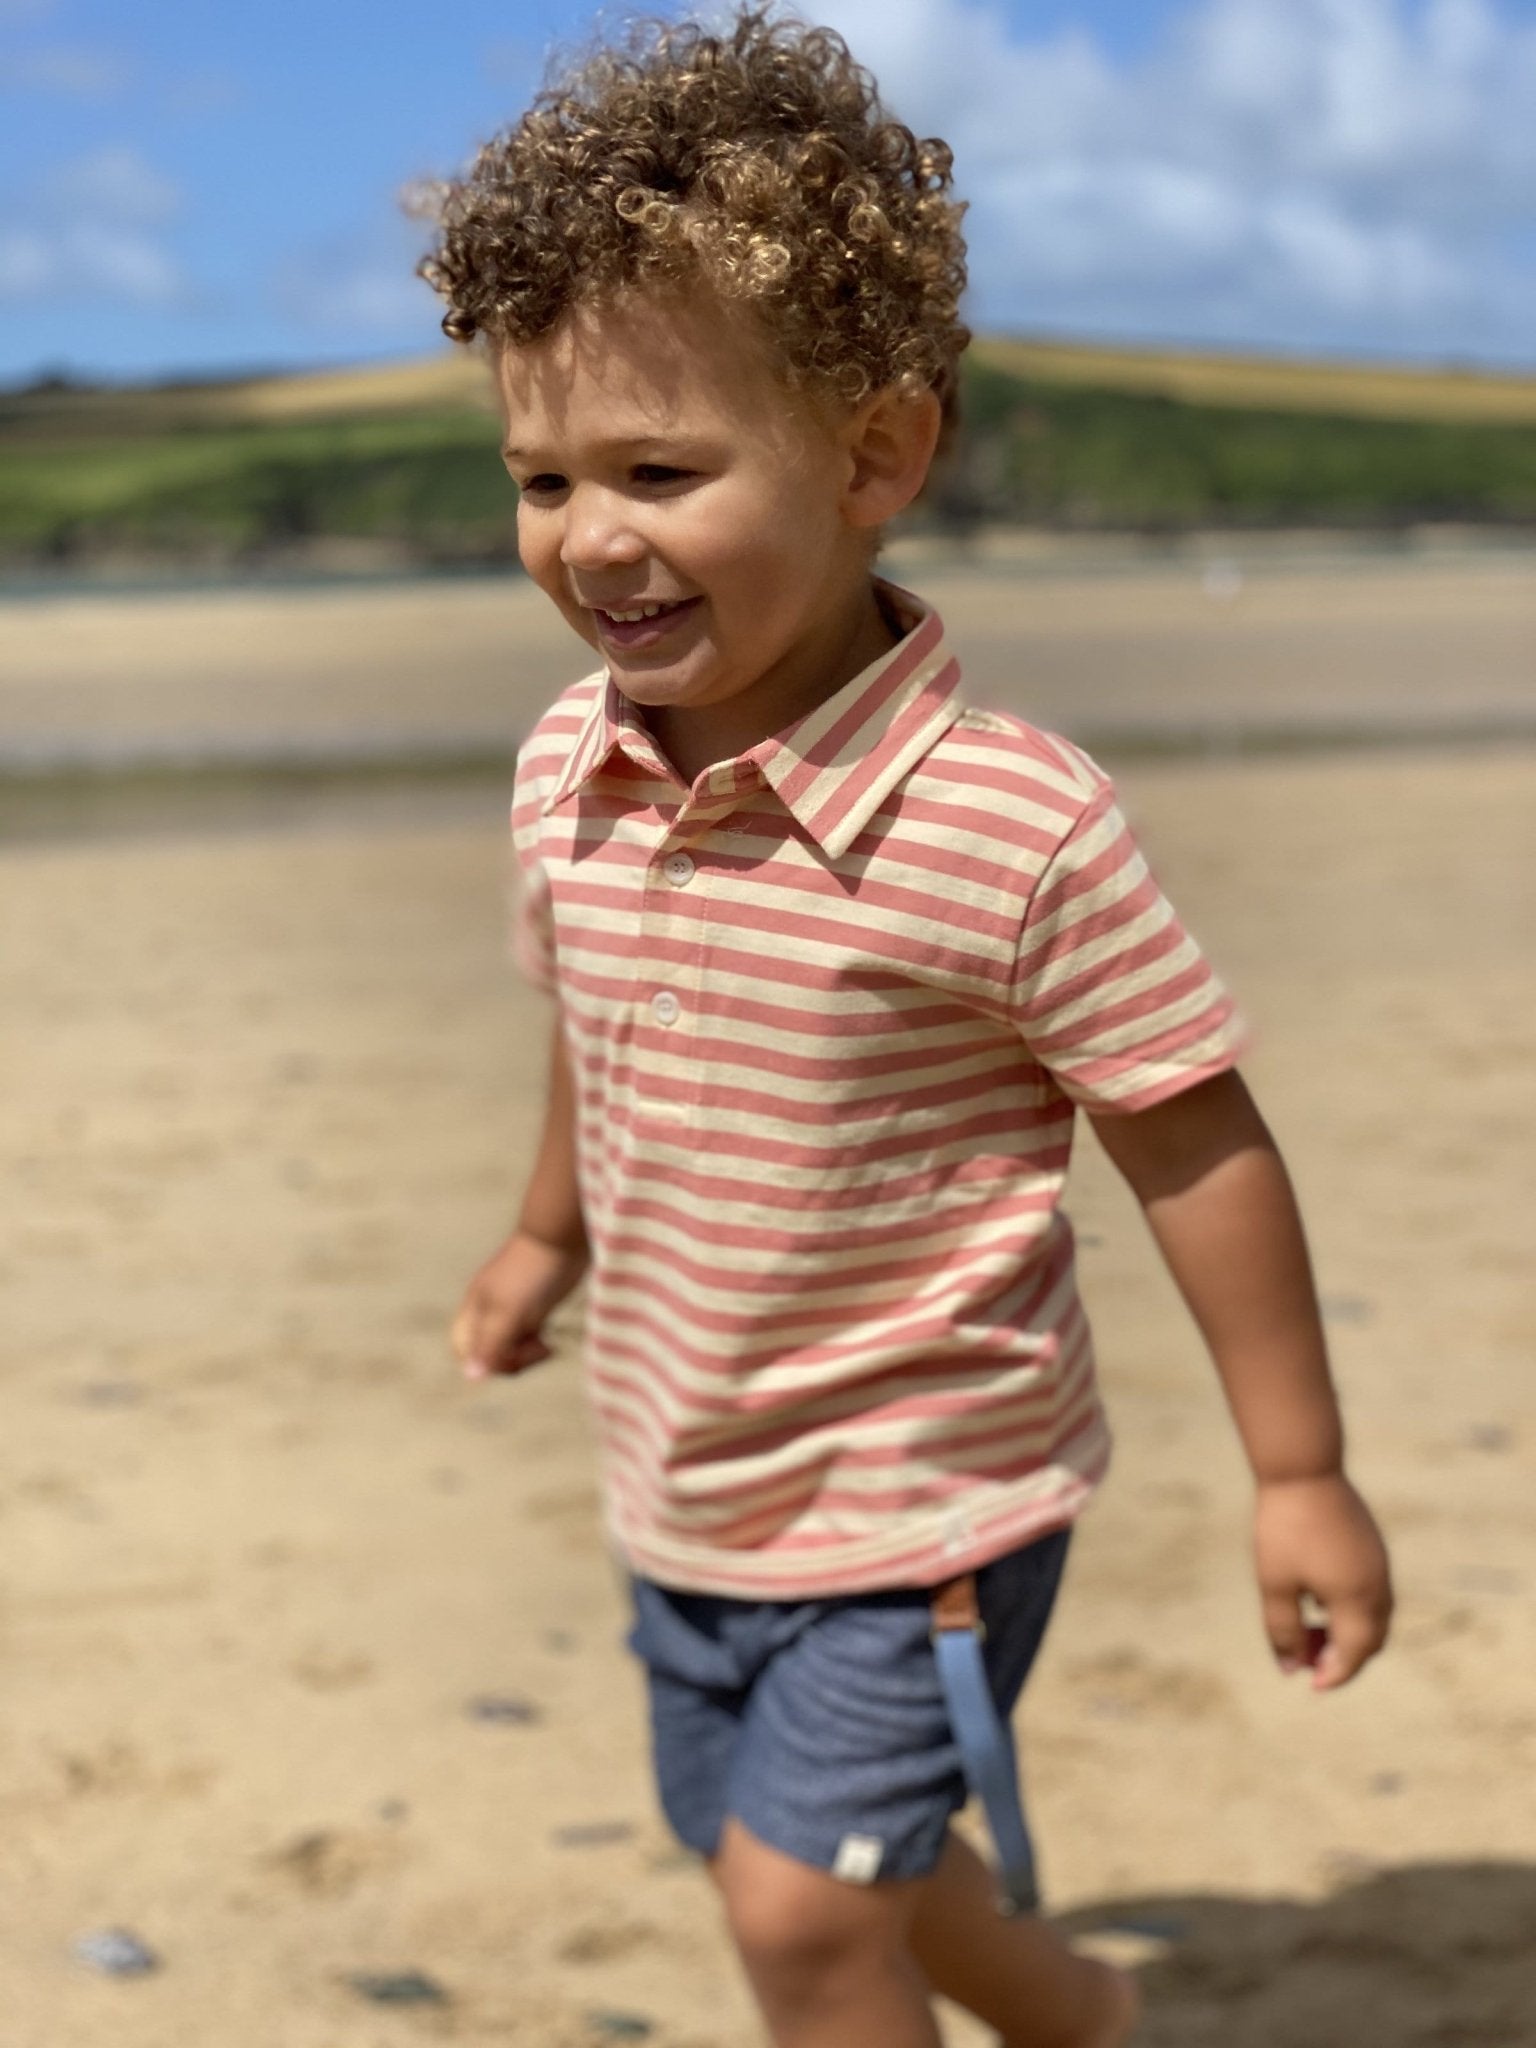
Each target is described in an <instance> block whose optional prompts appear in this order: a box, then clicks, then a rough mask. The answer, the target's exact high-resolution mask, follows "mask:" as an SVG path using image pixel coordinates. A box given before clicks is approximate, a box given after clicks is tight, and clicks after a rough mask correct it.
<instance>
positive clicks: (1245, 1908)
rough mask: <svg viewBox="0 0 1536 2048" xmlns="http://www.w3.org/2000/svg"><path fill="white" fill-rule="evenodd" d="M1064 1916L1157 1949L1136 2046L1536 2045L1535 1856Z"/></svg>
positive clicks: (1142, 1971)
mask: <svg viewBox="0 0 1536 2048" xmlns="http://www.w3.org/2000/svg"><path fill="white" fill-rule="evenodd" d="M1519 1796H1521V1797H1523V1796H1524V1793H1523V1791H1522V1792H1521V1793H1520V1795H1519ZM1056 1924H1057V1925H1058V1926H1059V1927H1060V1928H1061V1929H1062V1931H1063V1932H1065V1933H1069V1934H1073V1935H1085V1936H1086V1935H1090V1934H1096V1933H1097V1934H1113V1935H1118V1936H1121V1937H1129V1938H1130V1940H1131V1942H1132V1943H1135V1944H1138V1945H1140V1946H1141V1947H1142V1950H1143V1953H1147V1952H1148V1951H1150V1954H1148V1957H1147V1960H1144V1961H1141V1962H1139V1963H1138V1964H1137V1975H1138V1977H1139V1979H1140V1981H1141V1985H1142V1989H1143V1991H1144V1993H1145V1995H1146V2000H1147V2015H1146V2024H1145V2029H1144V2031H1143V2032H1142V2033H1139V2034H1138V2035H1137V2037H1136V2038H1137V2044H1138V2048H1536V1865H1533V1864H1527V1863H1444V1864H1410V1865H1407V1866H1404V1867H1403V1868H1401V1869H1396V1870H1384V1871H1379V1872H1376V1873H1373V1874H1372V1875H1370V1876H1367V1877H1361V1878H1358V1879H1355V1880H1353V1881H1351V1882H1349V1883H1347V1884H1346V1885H1345V1887H1344V1888H1343V1889H1341V1890H1340V1891H1338V1892H1336V1893H1335V1894H1334V1895H1333V1896H1332V1897H1331V1898H1327V1899H1324V1900H1321V1901H1318V1902H1316V1903H1313V1904H1307V1903H1300V1902H1296V1901H1291V1900H1266V1899H1237V1898H1220V1897H1211V1896H1199V1895H1196V1896H1190V1897H1179V1896H1156V1897H1151V1896H1149V1897H1144V1898H1127V1899H1115V1900H1109V1901H1106V1902H1104V1903H1103V1904H1100V1905H1097V1906H1095V1907H1093V1908H1091V1909H1087V1910H1084V1911H1082V1912H1077V1913H1069V1914H1064V1915H1062V1916H1061V1917H1060V1918H1059V1919H1058V1920H1057V1922H1056Z"/></svg>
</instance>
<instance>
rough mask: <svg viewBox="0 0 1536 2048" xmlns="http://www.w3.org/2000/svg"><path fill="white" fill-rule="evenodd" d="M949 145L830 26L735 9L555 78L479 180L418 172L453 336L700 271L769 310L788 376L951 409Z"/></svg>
mask: <svg viewBox="0 0 1536 2048" xmlns="http://www.w3.org/2000/svg"><path fill="white" fill-rule="evenodd" d="M951 163H952V157H951V153H950V150H949V148H948V146H947V144H945V143H943V142H940V141H938V140H936V139H929V140H926V141H920V140H919V139H918V138H917V137H916V136H915V135H914V134H913V133H912V131H911V129H909V128H906V127H904V126H903V125H902V123H901V122H899V121H896V120H893V119H892V118H891V117H890V115H889V114H888V112H887V111H886V109H885V108H884V107H883V106H882V105H881V102H880V98H879V93H878V89H877V87H876V85H875V82H874V80H873V78H872V77H871V76H870V74H869V72H868V71H866V70H865V69H864V68H863V67H862V66H861V65H859V64H857V63H856V62H855V61H854V59H853V57H852V55H851V54H850V52H849V49H848V46H847V44H846V43H845V42H844V41H843V40H842V38H841V37H840V36H838V35H837V34H835V33H834V32H833V31H832V30H830V29H825V28H813V27H809V26H807V25H806V24H805V23H803V22H799V21H795V20H792V19H783V18H780V17H778V16H777V14H776V12H775V11H774V10H773V9H772V8H770V7H758V6H748V7H744V8H741V9H740V10H739V11H738V12H737V13H736V14H735V15H734V17H732V18H731V20H730V21H729V22H727V23H726V24H725V26H724V27H723V28H721V29H719V30H714V29H711V28H709V27H708V26H707V25H706V24H704V23H701V22H698V21H683V22H667V21H661V20H648V21H641V22H638V23H636V24H635V25H634V27H633V28H632V29H631V30H630V31H629V33H628V34H627V36H626V37H625V38H624V40H623V41H622V42H621V43H619V44H617V45H615V46H613V47H610V48H605V49H600V50H598V51H597V52H596V53H595V54H593V55H591V56H589V57H588V58H587V59H586V60H585V61H584V62H583V63H581V64H580V65H579V66H578V67H577V68H576V69H574V70H573V71H571V72H570V73H568V74H567V75H566V76H564V77H561V78H558V79H557V80H556V81H555V82H554V83H552V84H550V85H547V86H546V87H545V88H544V90H543V91H541V92H540V93H539V95H538V96H537V98H536V99H535V100H534V102H533V105H532V106H531V107H530V108H529V110H528V112H527V113H526V114H524V116H523V117H522V119H521V120H520V121H519V122H518V123H517V124H516V125H515V126H514V127H512V128H509V129H507V130H506V131H504V132H503V133H502V134H500V135H498V136H496V137H495V138H494V139H493V140H492V141H490V142H488V143H486V144H485V145H484V147H483V148H482V149H481V150H480V152H479V154H478V156H477V157H476V159H475V161H474V163H473V165H472V166H471V168H470V170H469V172H468V174H467V175H466V176H465V177H463V178H462V179H458V180H455V181H452V182H448V183H441V182H439V183H435V184H431V185H428V186H425V187H417V188H416V190H415V192H414V194H413V195H411V196H410V198H409V199H408V202H407V203H408V204H409V205H410V207H411V209H412V210H413V211H414V212H416V213H418V214H428V215H430V216H431V217H433V218H434V219H435V222H436V227H437V231H438V235H439V238H440V239H439V242H438V246H437V247H436V248H435V249H434V250H433V251H432V252H431V253H430V254H429V255H428V256H426V257H424V258H423V260H422V261H421V263H420V264H418V266H417V275H418V276H420V277H423V278H425V279H426V281H427V282H428V284H430V285H431V286H432V288H433V290H434V291H436V292H437V293H439V295H440V296H441V297H442V298H443V299H444V300H446V302H447V311H446V313H445V314H444V316H443V322H442V325H443V332H444V333H445V334H447V335H448V336H450V337H451V339H452V340H454V341H457V342H463V343H469V342H472V341H474V339H475V337H476V336H477V335H483V336H485V337H486V338H487V339H488V340H491V341H497V342H506V343H510V344H512V345H514V346H521V345H526V344H527V343H530V342H534V341H537V340H538V339H539V338H540V337H541V336H543V335H546V334H548V333H549V332H550V331H551V330H552V329H553V328H555V327H556V326H557V325H558V324H559V322H560V321H561V320H562V319H563V318H564V317H565V316H566V314H567V313H568V312H570V311H571V310H572V309H573V308H574V307H576V306H577V305H579V304H590V303H592V302H593V301H601V300H605V299H611V298H613V297H615V296H618V295H620V294H622V293H624V292H626V291H628V290H633V289H641V290H645V291H648V292H649V291H661V292H666V291H668V290H671V291H681V290H686V289H687V288H688V287H689V286H690V285H692V284H695V283H697V282H699V281H702V282H703V283H704V284H706V285H707V286H708V287H710V288H712V289H713V290H714V291H715V292H716V293H717V294H718V296H719V298H720V299H721V300H722V301H723V302H724V303H725V304H726V305H727V306H728V307H731V308H739V309H743V310H747V311H749V312H750V313H752V314H755V315H756V317H757V319H758V321H759V322H760V323H761V326H762V328H763V330H765V331H766V334H767V335H768V337H769V338H770V341H771V343H772V347H773V354H774V357H775V359H776V361H777V363H778V366H779V367H780V369H781V371H782V373H783V374H784V375H785V378H786V381H787V382H789V383H791V384H794V385H804V386H808V387H810V388H811V389H813V390H814V391H816V392H817V393H818V394H821V395H825V396H828V397H831V398H834V399H835V400H837V401H840V402H842V403H844V404H847V405H858V404H860V403H861V402H862V401H863V400H864V399H865V398H867V397H869V396H870V395H872V394H873V393H874V392H876V391H879V390H883V389H886V388H888V387H891V386H897V385H900V386H905V387H907V388H909V389H916V388H920V387H924V386H926V387H928V388H931V389H934V390H936V391H938V392H939V394H940V396H941V398H942V399H944V400H945V401H946V412H948V411H949V409H950V407H951V405H952V403H953V392H954V384H955V373H956V366H957V364H958V361H959V358H960V354H961V352H962V350H963V349H964V348H965V346H966V344H967V343H968V341H969V340H970V333H969V330H968V329H967V328H966V327H965V326H964V325H963V324H962V322H961V320H960V315H959V303H960V295H961V293H962V291H963V290H964V287H965V242H964V239H963V237H962V235H961V232H960V219H961V215H962V213H963V212H964V207H963V205H962V204H961V203H960V202H959V201H957V200H956V199H955V198H954V197H953V196H952V180H951Z"/></svg>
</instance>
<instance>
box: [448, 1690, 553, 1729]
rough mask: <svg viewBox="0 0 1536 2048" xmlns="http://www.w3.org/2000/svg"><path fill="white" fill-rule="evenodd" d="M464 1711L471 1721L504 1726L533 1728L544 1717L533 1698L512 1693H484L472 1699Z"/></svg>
mask: <svg viewBox="0 0 1536 2048" xmlns="http://www.w3.org/2000/svg"><path fill="white" fill-rule="evenodd" d="M464 1711H465V1713H466V1714H468V1716H469V1718H470V1719H471V1721H491V1722H496V1723H499V1724H500V1725H502V1726H503V1727H516V1728H531V1727H532V1726H533V1724H534V1723H535V1722H536V1721H542V1720H543V1718H544V1716H543V1715H542V1714H541V1713H540V1711H539V1709H538V1708H537V1707H536V1706H535V1705H534V1703H533V1701H532V1700H524V1699H518V1698H516V1697H515V1696H514V1695H513V1694H511V1693H499V1692H488V1693H482V1694H481V1695H480V1697H479V1698H478V1699H473V1700H470V1701H469V1702H468V1704H467V1705H466V1707H465V1709H464Z"/></svg>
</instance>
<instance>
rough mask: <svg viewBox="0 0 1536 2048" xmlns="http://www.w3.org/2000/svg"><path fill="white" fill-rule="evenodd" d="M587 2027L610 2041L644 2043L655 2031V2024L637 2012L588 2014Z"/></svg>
mask: <svg viewBox="0 0 1536 2048" xmlns="http://www.w3.org/2000/svg"><path fill="white" fill-rule="evenodd" d="M587 2025H588V2026H589V2027H591V2028H592V2030H593V2032H594V2033H598V2034H604V2035H606V2036H607V2038H608V2039H609V2040H610V2041H644V2040H646V2039H648V2038H649V2036H650V2035H652V2034H654V2033H655V2031H656V2027H655V2022H654V2021H652V2020H648V2019H647V2018H646V2017H645V2015H644V2014H643V2013H638V2012H589V2013H588V2014H587Z"/></svg>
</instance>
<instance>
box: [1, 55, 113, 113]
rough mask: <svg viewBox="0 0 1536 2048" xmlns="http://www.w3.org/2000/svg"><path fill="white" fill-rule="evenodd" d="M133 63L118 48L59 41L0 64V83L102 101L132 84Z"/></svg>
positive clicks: (69, 96) (13, 87) (22, 90)
mask: <svg viewBox="0 0 1536 2048" xmlns="http://www.w3.org/2000/svg"><path fill="white" fill-rule="evenodd" d="M133 73H134V66H133V65H132V63H131V62H130V61H129V60H128V59H127V58H126V57H124V56H122V55H120V54H119V53H118V52H117V51H116V50H109V49H103V48H99V47H94V46H92V45H90V44H86V43H69V44H65V43H60V44H56V45H55V46H54V47H53V48H51V49H41V50H25V51H20V52H17V53H16V54H14V55H11V56H8V57H6V58H5V60H4V63H3V65H0V86H4V87H6V88H8V89H10V90H12V91H20V92H52V93H61V94H63V95H64V96H65V97H66V98H68V99H83V100H102V99H110V98H112V97H113V95H114V94H116V93H120V92H122V91H123V89H124V88H125V87H126V86H127V85H128V84H129V83H130V81H131V80H132V77H133Z"/></svg>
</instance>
